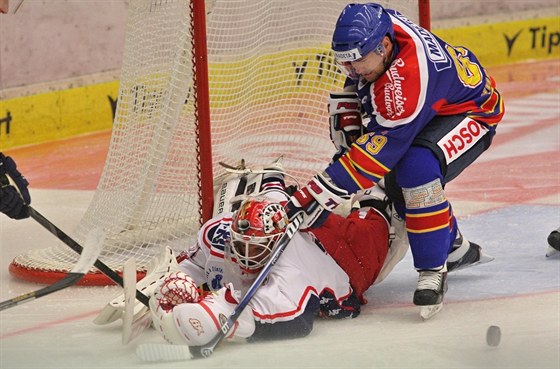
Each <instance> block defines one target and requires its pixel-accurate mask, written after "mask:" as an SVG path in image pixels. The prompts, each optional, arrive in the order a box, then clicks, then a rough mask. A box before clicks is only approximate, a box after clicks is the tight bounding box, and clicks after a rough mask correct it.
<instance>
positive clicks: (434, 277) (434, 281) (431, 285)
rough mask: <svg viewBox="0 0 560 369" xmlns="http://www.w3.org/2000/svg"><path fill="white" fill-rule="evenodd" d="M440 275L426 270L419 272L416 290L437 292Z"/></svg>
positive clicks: (437, 272)
mask: <svg viewBox="0 0 560 369" xmlns="http://www.w3.org/2000/svg"><path fill="white" fill-rule="evenodd" d="M441 275H442V274H441V273H440V272H439V271H431V270H426V271H422V272H420V276H419V277H418V286H417V287H416V289H417V290H434V291H437V290H439V288H440V285H441Z"/></svg>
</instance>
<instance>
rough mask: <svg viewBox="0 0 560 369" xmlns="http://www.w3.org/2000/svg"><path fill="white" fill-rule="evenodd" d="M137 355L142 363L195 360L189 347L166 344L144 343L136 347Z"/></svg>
mask: <svg viewBox="0 0 560 369" xmlns="http://www.w3.org/2000/svg"><path fill="white" fill-rule="evenodd" d="M136 355H137V356H138V357H139V358H140V359H141V360H142V361H150V362H157V361H160V362H162V361H163V362H168V361H184V360H191V359H192V358H193V356H192V354H191V352H190V350H189V346H179V345H170V344H165V343H144V344H141V345H138V347H136Z"/></svg>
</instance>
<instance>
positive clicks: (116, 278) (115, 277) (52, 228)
mask: <svg viewBox="0 0 560 369" xmlns="http://www.w3.org/2000/svg"><path fill="white" fill-rule="evenodd" d="M28 209H29V216H31V218H33V220H35V221H36V222H37V223H39V224H40V225H42V226H43V228H45V229H46V230H47V231H49V232H51V233H52V234H53V235H54V236H55V237H56V238H58V239H59V240H61V241H62V242H64V243H65V244H66V246H68V247H70V248H71V249H72V250H74V251H76V252H77V253H78V254H81V253H82V246H80V244H79V243H78V242H76V241H74V239H73V238H71V237H70V236H68V235H67V234H66V233H64V232H63V231H62V230H61V229H60V228H58V227H57V226H56V225H54V224H53V223H52V222H51V221H50V220H48V219H47V218H45V217H44V216H43V215H41V214H40V213H39V212H38V211H37V210H35V209H34V208H32V207H31V206H28ZM93 266H95V267H96V268H97V269H98V270H99V271H100V272H101V273H103V274H105V275H106V276H107V277H109V279H111V280H112V281H113V282H115V283H116V284H118V285H119V286H121V287H122V286H123V279H122V278H121V276H120V275H119V274H118V273H117V272H115V271H114V270H113V269H111V268H109V267H108V266H107V265H106V264H105V263H103V262H102V261H101V260H99V259H97V260H95V263H94V264H93ZM136 298H137V299H138V301H140V302H141V303H142V304H144V306H146V307H149V305H148V297H147V296H146V295H144V294H143V293H142V292H140V291H138V290H136Z"/></svg>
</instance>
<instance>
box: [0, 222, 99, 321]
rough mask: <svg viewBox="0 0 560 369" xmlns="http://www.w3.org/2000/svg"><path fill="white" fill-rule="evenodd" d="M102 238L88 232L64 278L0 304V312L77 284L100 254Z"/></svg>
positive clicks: (93, 231)
mask: <svg viewBox="0 0 560 369" xmlns="http://www.w3.org/2000/svg"><path fill="white" fill-rule="evenodd" d="M104 238H105V234H104V233H103V231H101V230H100V229H94V230H92V231H90V232H89V233H88V235H87V237H86V242H85V244H84V247H83V251H82V253H81V255H80V258H79V259H78V261H77V262H76V265H74V268H72V270H71V271H70V272H69V273H68V275H67V276H66V277H64V278H62V279H61V280H59V281H58V282H56V283H53V284H51V285H50V286H47V287H44V288H41V289H38V290H35V291H33V292H28V293H25V294H23V295H20V296H17V297H14V298H12V299H10V300H6V301H3V302H1V303H0V311H2V310H6V309H9V308H11V307H14V306H17V305H21V304H23V303H26V302H29V301H32V300H35V299H38V298H39V297H43V296H46V295H50V294H51V293H53V292H56V291H60V290H63V289H65V288H67V287H70V286H73V285H75V284H76V283H78V281H79V280H80V279H82V278H83V276H84V275H85V274H86V273H87V272H89V270H90V269H91V267H92V266H93V264H94V262H95V260H96V259H97V257H98V256H99V254H100V253H101V245H103V240H104Z"/></svg>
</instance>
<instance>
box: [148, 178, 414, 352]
mask: <svg viewBox="0 0 560 369" xmlns="http://www.w3.org/2000/svg"><path fill="white" fill-rule="evenodd" d="M265 177H266V178H265V179H264V180H263V181H262V182H263V183H262V184H261V186H260V187H261V189H262V188H268V190H265V191H263V192H261V193H259V194H258V195H256V196H255V195H252V196H247V197H246V198H245V199H244V200H243V201H242V202H241V204H240V206H239V208H238V210H236V211H235V212H225V213H222V214H219V215H217V216H215V217H214V218H213V219H211V220H209V221H208V222H206V223H205V224H204V225H203V226H202V227H201V229H200V231H199V234H198V241H197V243H196V244H195V245H194V246H192V247H191V248H189V250H187V251H186V252H184V253H183V254H182V255H181V257H180V258H179V260H181V261H180V262H179V265H177V266H174V267H173V268H168V270H171V271H170V272H168V273H166V274H165V276H163V277H160V278H155V279H153V280H157V282H156V283H153V287H152V288H150V290H151V291H152V292H151V298H150V311H151V314H152V320H153V323H154V327H155V328H156V329H157V330H158V331H159V332H160V333H161V334H162V335H163V337H164V338H165V339H166V340H167V341H168V342H170V343H172V344H182V345H185V344H186V345H189V346H201V345H205V344H207V343H208V342H209V341H210V340H211V339H212V338H213V337H214V336H215V335H216V333H217V332H218V330H219V329H220V325H221V323H222V321H223V320H224V319H225V318H226V317H228V316H229V315H230V314H231V313H232V311H233V309H234V308H235V306H236V304H237V303H238V302H239V301H240V299H241V297H242V295H243V294H244V293H245V292H246V290H247V289H248V288H249V286H250V285H251V283H252V282H253V280H254V279H255V278H256V276H257V275H258V273H259V272H260V271H261V270H262V268H263V266H264V265H265V264H266V263H267V261H268V260H269V258H270V255H271V253H272V251H273V250H274V247H275V245H276V242H277V241H278V239H279V238H280V237H281V235H282V234H283V233H284V231H285V229H286V226H287V224H288V218H287V216H286V213H285V210H284V208H283V206H282V204H284V203H285V202H286V201H287V200H288V195H287V194H286V192H285V191H284V190H283V189H284V182H283V176H282V175H276V176H271V175H268V176H265ZM384 200H385V196H384V193H382V192H379V193H378V194H377V195H375V196H374V195H372V194H371V193H367V194H366V195H365V196H363V197H362V198H361V199H359V202H357V208H356V209H353V210H352V211H351V212H350V213H349V214H348V215H347V216H341V215H337V214H333V213H327V214H324V215H323V216H322V218H324V219H323V221H322V223H321V225H320V226H317V227H314V226H313V225H310V224H306V225H304V226H303V228H305V229H304V230H301V231H299V232H297V233H296V234H295V235H294V237H293V238H292V240H291V241H290V244H289V245H288V246H287V247H286V249H285V251H284V252H283V253H282V255H281V256H280V257H279V259H278V261H277V262H276V264H275V265H274V266H273V267H272V268H271V270H270V273H269V275H268V277H267V279H266V280H265V282H264V283H263V284H262V285H261V286H260V288H259V289H258V290H257V291H256V293H255V295H254V296H253V298H252V299H251V300H250V302H249V304H248V306H247V308H245V309H244V311H243V313H242V314H241V317H240V318H239V319H238V320H237V322H236V324H235V326H234V328H233V329H231V330H230V332H229V334H228V337H227V338H230V339H231V338H234V337H237V338H243V339H247V340H248V341H259V340H269V339H285V338H297V337H303V336H306V335H308V334H309V333H310V332H311V330H312V328H313V321H314V319H315V317H317V316H319V317H321V318H331V319H332V318H337V319H340V318H353V317H356V316H358V315H359V313H360V305H361V304H363V303H366V300H365V298H364V293H365V291H366V290H367V289H368V288H369V287H370V286H371V285H372V284H374V283H378V282H380V281H381V280H382V279H383V278H384V277H385V276H386V275H387V274H388V273H389V272H390V270H391V269H392V268H393V266H394V265H395V264H396V263H397V262H398V261H399V260H400V259H401V258H402V257H403V255H404V254H405V253H406V250H407V248H408V244H407V243H406V241H405V240H402V239H398V238H397V239H395V240H393V242H392V245H391V247H390V248H389V238H390V233H391V232H390V229H392V228H391V227H390V226H389V223H388V219H387V218H388V216H387V213H386V207H387V206H388V204H387V202H386V201H384ZM360 204H361V205H360ZM372 206H375V207H378V208H379V209H376V208H375V207H372ZM309 218H312V217H309ZM393 223H395V221H393ZM140 283H142V282H140ZM200 285H205V286H207V290H209V291H204V292H201V291H200V290H198V289H197V288H196V286H200ZM144 293H146V291H144Z"/></svg>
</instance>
